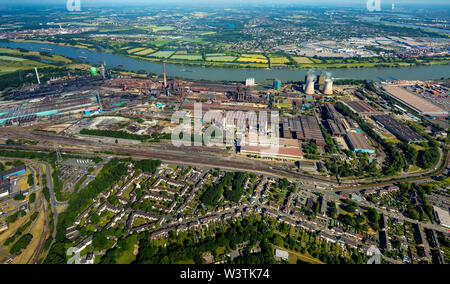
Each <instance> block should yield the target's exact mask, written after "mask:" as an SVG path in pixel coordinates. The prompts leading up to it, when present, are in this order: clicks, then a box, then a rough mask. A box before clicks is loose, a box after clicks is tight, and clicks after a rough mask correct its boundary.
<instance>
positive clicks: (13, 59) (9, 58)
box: [0, 55, 25, 62]
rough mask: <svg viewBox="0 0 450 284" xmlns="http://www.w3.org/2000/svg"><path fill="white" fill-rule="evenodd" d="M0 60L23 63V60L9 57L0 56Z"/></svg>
mask: <svg viewBox="0 0 450 284" xmlns="http://www.w3.org/2000/svg"><path fill="white" fill-rule="evenodd" d="M0 60H6V61H18V62H22V61H25V59H23V58H18V57H11V56H3V55H1V56H0Z"/></svg>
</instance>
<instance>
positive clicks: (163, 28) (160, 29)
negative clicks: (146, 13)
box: [152, 26, 175, 33]
mask: <svg viewBox="0 0 450 284" xmlns="http://www.w3.org/2000/svg"><path fill="white" fill-rule="evenodd" d="M173 30H175V27H172V26H159V27H153V28H152V31H153V32H154V33H158V32H166V31H173Z"/></svg>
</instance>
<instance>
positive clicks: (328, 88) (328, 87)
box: [323, 79, 333, 95]
mask: <svg viewBox="0 0 450 284" xmlns="http://www.w3.org/2000/svg"><path fill="white" fill-rule="evenodd" d="M323 93H324V94H325V95H332V94H333V80H332V79H327V80H325V86H324V87H323Z"/></svg>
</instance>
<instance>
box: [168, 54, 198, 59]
mask: <svg viewBox="0 0 450 284" xmlns="http://www.w3.org/2000/svg"><path fill="white" fill-rule="evenodd" d="M170 59H180V60H203V57H202V56H201V55H198V54H192V55H190V54H175V55H172V57H170Z"/></svg>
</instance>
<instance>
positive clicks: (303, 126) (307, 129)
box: [281, 115, 327, 147]
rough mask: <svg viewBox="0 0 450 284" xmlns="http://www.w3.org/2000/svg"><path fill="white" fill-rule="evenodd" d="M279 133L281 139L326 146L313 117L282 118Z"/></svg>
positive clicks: (317, 123)
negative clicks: (311, 142) (312, 142)
mask: <svg viewBox="0 0 450 284" xmlns="http://www.w3.org/2000/svg"><path fill="white" fill-rule="evenodd" d="M281 133H282V135H283V138H288V139H289V138H293V139H298V140H300V141H303V142H310V141H314V142H315V143H316V144H317V145H318V146H322V147H323V146H325V145H327V143H326V142H325V138H324V137H323V134H322V130H321V129H320V125H319V122H318V121H317V119H316V118H315V117H314V116H306V115H302V116H299V117H284V118H283V121H282V131H281Z"/></svg>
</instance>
